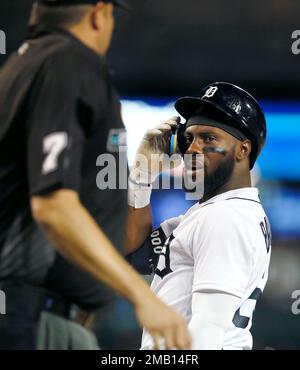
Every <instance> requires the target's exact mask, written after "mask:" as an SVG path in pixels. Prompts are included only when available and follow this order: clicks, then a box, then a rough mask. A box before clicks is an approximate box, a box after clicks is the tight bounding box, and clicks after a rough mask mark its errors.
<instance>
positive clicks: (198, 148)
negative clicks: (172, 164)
mask: <svg viewBox="0 0 300 370" xmlns="http://www.w3.org/2000/svg"><path fill="white" fill-rule="evenodd" d="M186 154H203V143H202V142H201V141H200V140H197V139H196V138H195V139H194V140H193V142H192V143H191V144H190V146H189V147H188V149H187V151H186Z"/></svg>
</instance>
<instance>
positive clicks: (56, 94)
mask: <svg viewBox="0 0 300 370" xmlns="http://www.w3.org/2000/svg"><path fill="white" fill-rule="evenodd" d="M70 58H71V56H69V57H66V56H64V55H58V56H54V57H52V59H51V60H49V61H47V62H46V64H45V65H44V66H43V68H42V69H41V70H40V72H39V74H38V76H37V77H36V80H35V82H34V84H33V86H32V92H31V95H30V97H29V103H28V110H29V112H28V119H27V122H26V135H27V136H26V146H27V173H28V182H29V191H30V194H31V195H38V194H41V193H47V192H49V191H52V190H57V189H60V188H69V189H72V190H75V191H78V189H79V187H80V177H81V158H82V153H83V147H84V143H85V139H86V138H85V130H84V127H83V125H84V119H83V116H84V103H83V101H82V99H81V97H80V87H81V86H80V81H81V79H80V77H81V76H80V69H79V67H78V63H74V62H72V61H70Z"/></svg>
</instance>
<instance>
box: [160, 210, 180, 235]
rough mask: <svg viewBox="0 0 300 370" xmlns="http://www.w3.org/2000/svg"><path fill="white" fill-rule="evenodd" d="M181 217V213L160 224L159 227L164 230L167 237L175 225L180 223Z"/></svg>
mask: <svg viewBox="0 0 300 370" xmlns="http://www.w3.org/2000/svg"><path fill="white" fill-rule="evenodd" d="M182 217H183V216H182V215H180V216H178V217H172V218H169V219H167V220H165V221H164V222H163V223H161V224H160V227H161V228H162V230H163V231H164V234H165V236H166V237H167V238H168V237H169V236H170V235H171V234H172V233H173V231H174V230H175V229H176V227H177V226H178V225H179V224H180V221H181V220H182Z"/></svg>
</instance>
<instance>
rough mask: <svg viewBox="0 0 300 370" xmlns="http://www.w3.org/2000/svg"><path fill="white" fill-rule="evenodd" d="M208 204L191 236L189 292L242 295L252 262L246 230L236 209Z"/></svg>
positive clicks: (251, 251) (252, 257) (252, 255)
mask: <svg viewBox="0 0 300 370" xmlns="http://www.w3.org/2000/svg"><path fill="white" fill-rule="evenodd" d="M210 207H211V208H210V209H209V208H207V211H206V212H205V213H204V214H203V215H202V216H201V217H203V219H200V220H199V222H198V223H196V227H195V230H194V233H193V236H192V250H193V256H194V281H193V292H197V291H205V290H212V291H218V292H224V293H229V294H232V295H236V296H237V297H242V296H243V294H244V293H245V290H246V287H247V284H248V282H249V279H250V277H251V273H252V269H253V265H254V253H253V245H252V243H251V237H250V235H249V230H246V228H245V226H244V223H243V222H241V220H240V219H239V217H238V213H237V212H236V211H234V210H232V209H230V208H229V207H225V206H224V207H222V206H221V207H220V206H219V205H218V208H217V206H213V205H212V206H210Z"/></svg>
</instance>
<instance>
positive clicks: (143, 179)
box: [128, 116, 181, 208]
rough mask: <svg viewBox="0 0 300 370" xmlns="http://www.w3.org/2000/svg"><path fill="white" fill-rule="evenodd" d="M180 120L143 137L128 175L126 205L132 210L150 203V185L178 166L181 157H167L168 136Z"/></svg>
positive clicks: (170, 121)
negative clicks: (161, 175)
mask: <svg viewBox="0 0 300 370" xmlns="http://www.w3.org/2000/svg"><path fill="white" fill-rule="evenodd" d="M178 123H180V118H179V117H177V116H175V117H173V118H171V119H169V120H168V121H165V122H163V123H161V124H160V125H159V126H157V127H156V128H154V129H151V130H148V131H147V132H146V134H145V135H144V137H143V139H142V141H141V143H140V145H139V147H138V150H137V153H136V156H135V159H134V165H133V168H132V170H131V172H130V175H129V196H128V203H129V205H130V206H132V207H134V208H143V207H146V206H147V205H148V204H149V203H150V197H151V191H152V183H153V182H154V181H155V179H156V178H157V177H158V176H159V174H160V173H161V172H163V171H164V170H166V169H170V168H174V167H177V166H179V165H180V163H181V156H180V155H175V156H174V155H173V156H172V161H171V162H170V158H169V156H168V154H169V153H168V152H169V143H170V135H171V132H172V129H174V128H175V127H176V126H177V125H178Z"/></svg>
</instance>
